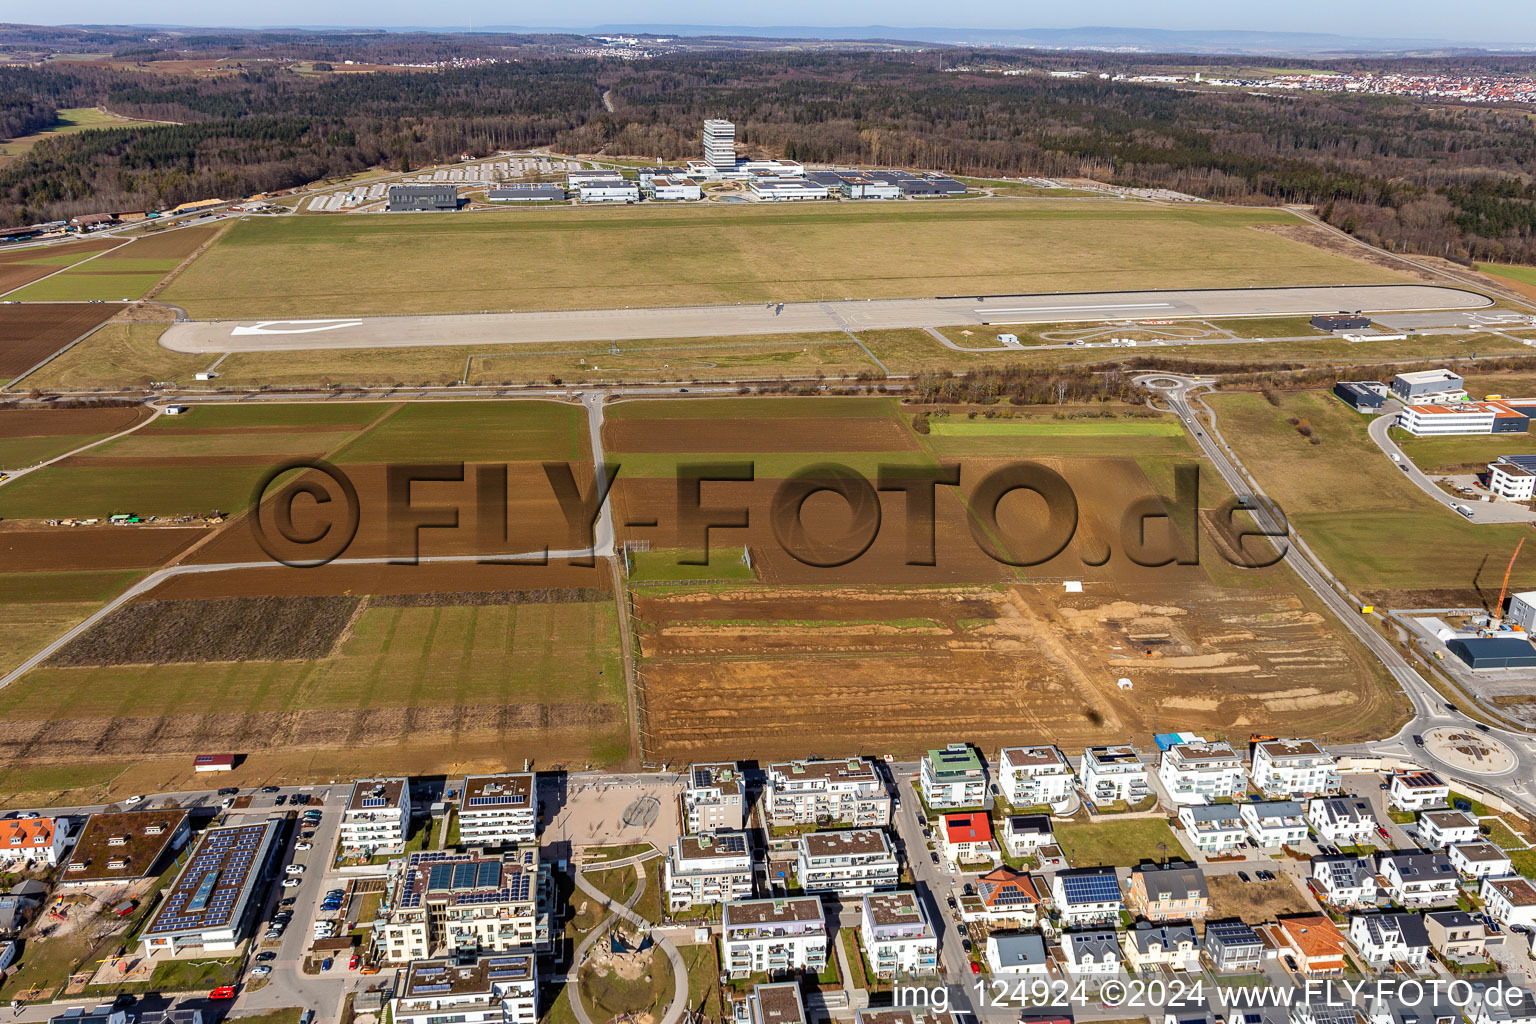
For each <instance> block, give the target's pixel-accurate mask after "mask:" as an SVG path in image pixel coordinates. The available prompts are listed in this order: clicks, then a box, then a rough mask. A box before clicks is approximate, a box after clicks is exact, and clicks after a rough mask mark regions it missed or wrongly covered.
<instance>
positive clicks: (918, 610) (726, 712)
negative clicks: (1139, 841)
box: [635, 583, 1399, 763]
mask: <svg viewBox="0 0 1536 1024" xmlns="http://www.w3.org/2000/svg"><path fill="white" fill-rule="evenodd" d="M635 608H636V613H637V615H638V617H639V620H640V625H639V631H640V644H641V649H640V652H639V653H640V656H641V689H642V694H641V696H642V731H643V742H644V745H645V748H646V753H647V755H648V756H649V757H651V758H653V759H657V760H665V761H670V762H674V763H687V762H688V761H696V760H707V759H712V758H723V757H734V758H743V757H756V758H758V759H763V758H776V757H787V756H791V755H804V754H811V753H815V754H822V755H825V756H833V755H835V754H836V753H838V752H840V751H845V750H867V751H871V752H875V753H891V754H895V755H897V756H910V755H912V754H914V753H916V752H918V751H920V750H923V749H926V748H928V747H931V746H934V745H935V744H940V743H943V742H947V741H950V740H953V739H954V738H955V737H962V736H963V737H965V738H966V739H967V740H969V741H971V742H974V743H976V744H978V745H979V746H980V747H981V748H982V749H990V748H992V747H994V746H995V745H998V744H1001V743H1028V742H1055V743H1058V744H1060V745H1062V746H1064V747H1069V748H1070V747H1081V746H1085V745H1089V744H1095V743H1105V742H1110V741H1116V740H1118V741H1124V740H1128V739H1131V738H1132V737H1135V736H1145V735H1146V734H1147V733H1149V732H1154V731H1159V730H1166V729H1173V728H1177V729H1181V730H1190V731H1195V732H1201V733H1204V734H1205V735H1207V736H1208V737H1209V738H1215V737H1217V736H1227V737H1230V738H1233V739H1237V740H1245V739H1246V738H1247V736H1248V735H1249V734H1250V733H1254V732H1261V733H1271V732H1279V733H1283V734H1299V735H1307V734H1309V733H1317V734H1321V735H1327V736H1329V737H1330V738H1332V739H1337V740H1345V739H1349V738H1353V737H1355V736H1367V735H1373V734H1376V733H1378V732H1379V730H1380V728H1381V727H1382V726H1383V724H1385V723H1387V722H1390V721H1393V720H1395V718H1396V717H1397V715H1398V711H1399V709H1398V706H1397V705H1398V702H1397V700H1396V699H1395V698H1394V697H1393V696H1392V695H1391V694H1390V692H1389V690H1388V689H1387V687H1386V686H1385V685H1384V684H1383V682H1382V681H1381V680H1380V679H1379V678H1378V677H1377V676H1376V674H1375V673H1374V671H1373V669H1372V667H1371V666H1370V664H1369V663H1368V661H1367V659H1366V658H1365V656H1364V654H1363V653H1362V652H1361V651H1359V650H1357V649H1356V648H1354V647H1353V646H1352V645H1350V644H1348V643H1347V642H1346V641H1344V640H1342V639H1340V637H1339V636H1338V634H1337V632H1336V631H1335V630H1332V629H1330V628H1329V625H1328V622H1327V621H1326V620H1325V619H1324V618H1323V616H1322V615H1321V614H1319V613H1318V612H1317V611H1316V610H1314V609H1311V608H1309V607H1307V606H1306V605H1304V604H1303V603H1302V601H1301V600H1300V599H1297V598H1293V597H1289V596H1287V595H1284V594H1276V593H1275V592H1274V591H1241V590H1238V591H1234V590H1231V589H1218V588H1216V587H1215V586H1212V585H1209V584H1207V585H1205V586H1200V585H1193V586H1185V587H1181V588H1180V589H1179V590H1178V592H1177V594H1174V593H1170V594H1169V595H1168V596H1167V598H1166V599H1165V600H1163V601H1156V600H1152V599H1150V598H1149V597H1148V596H1147V595H1146V594H1145V593H1143V594H1141V595H1140V597H1139V599H1138V600H1130V599H1128V598H1127V597H1125V596H1124V595H1122V594H1121V593H1119V592H1118V588H1117V587H1116V586H1114V585H1113V584H1108V583H1105V584H1090V585H1088V586H1087V587H1085V590H1084V592H1082V593H1072V594H1068V593H1063V588H1062V586H1061V585H1060V584H1053V585H1046V584H1003V585H982V586H957V587H943V588H923V589H905V590H903V589H875V588H845V589H835V588H834V589H817V590H810V589H808V588H807V589H788V588H784V589H780V588H769V589H750V590H748V589H741V590H727V591H710V592H693V593H687V592H683V593H679V592H675V591H669V592H667V593H662V594H657V595H656V596H648V595H646V594H645V593H643V592H642V593H638V594H637V595H636V598H635ZM1122 680H1128V683H1123V682H1122ZM1344 723H1347V724H1344Z"/></svg>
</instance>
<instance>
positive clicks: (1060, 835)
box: [1056, 818, 1184, 868]
mask: <svg viewBox="0 0 1536 1024" xmlns="http://www.w3.org/2000/svg"><path fill="white" fill-rule="evenodd" d="M1056 838H1057V840H1058V841H1059V842H1060V843H1061V850H1062V852H1063V853H1065V854H1066V855H1067V862H1068V863H1069V864H1071V865H1072V866H1073V867H1075V868H1089V867H1098V866H1100V865H1106V864H1111V865H1118V866H1124V867H1135V866H1136V865H1138V864H1140V863H1141V862H1142V861H1146V860H1155V861H1162V860H1166V859H1167V858H1169V857H1170V856H1173V857H1179V856H1182V855H1183V850H1184V848H1183V847H1182V846H1180V845H1179V841H1178V839H1177V838H1175V837H1174V834H1173V830H1172V829H1170V828H1169V827H1168V822H1167V821H1166V820H1165V819H1163V818H1131V819H1129V820H1127V821H1111V822H1103V823H1100V824H1082V825H1079V824H1065V825H1058V826H1057V827H1056Z"/></svg>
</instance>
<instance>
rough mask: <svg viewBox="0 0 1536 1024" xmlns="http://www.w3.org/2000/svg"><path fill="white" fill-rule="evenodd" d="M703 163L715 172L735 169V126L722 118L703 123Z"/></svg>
mask: <svg viewBox="0 0 1536 1024" xmlns="http://www.w3.org/2000/svg"><path fill="white" fill-rule="evenodd" d="M704 162H705V163H706V164H708V165H709V167H710V168H712V169H713V170H716V171H733V170H735V169H736V126H735V125H734V124H732V123H731V122H730V121H727V120H725V119H723V118H718V117H712V118H710V119H708V120H707V121H705V122H704Z"/></svg>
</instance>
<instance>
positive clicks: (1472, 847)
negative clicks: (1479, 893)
mask: <svg viewBox="0 0 1536 1024" xmlns="http://www.w3.org/2000/svg"><path fill="white" fill-rule="evenodd" d="M1445 855H1446V857H1448V858H1449V859H1450V862H1451V867H1453V868H1455V869H1456V870H1457V871H1458V872H1460V873H1461V875H1462V876H1463V877H1465V878H1503V877H1505V876H1506V875H1512V874H1514V873H1515V863H1514V861H1512V860H1511V859H1510V857H1509V854H1507V853H1505V852H1504V851H1503V850H1501V849H1499V848H1498V847H1497V846H1494V845H1493V844H1492V843H1489V842H1481V843H1458V844H1457V845H1455V846H1453V847H1451V848H1450V849H1449V850H1446V851H1445Z"/></svg>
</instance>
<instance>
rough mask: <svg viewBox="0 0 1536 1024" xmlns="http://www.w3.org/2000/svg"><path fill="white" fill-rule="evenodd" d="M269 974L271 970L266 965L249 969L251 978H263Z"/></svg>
mask: <svg viewBox="0 0 1536 1024" xmlns="http://www.w3.org/2000/svg"><path fill="white" fill-rule="evenodd" d="M271 973H272V968H270V967H268V966H267V965H266V964H257V965H256V966H255V967H252V968H251V977H253V978H265V977H266V976H267V975H269V974H271Z"/></svg>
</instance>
